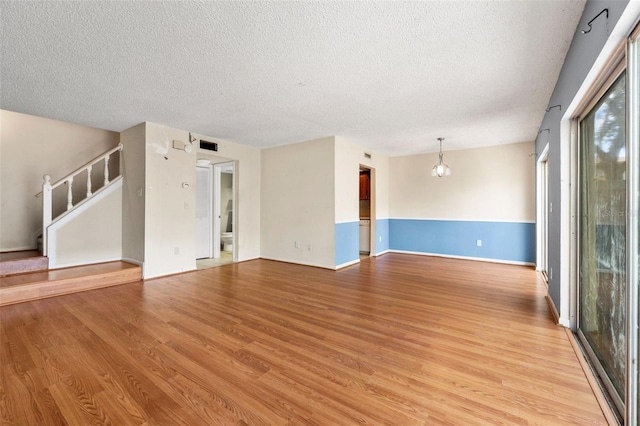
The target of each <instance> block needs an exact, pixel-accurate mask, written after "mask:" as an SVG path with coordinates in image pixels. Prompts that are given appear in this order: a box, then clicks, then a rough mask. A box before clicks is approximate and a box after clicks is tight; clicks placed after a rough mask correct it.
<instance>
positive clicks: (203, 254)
mask: <svg viewBox="0 0 640 426" xmlns="http://www.w3.org/2000/svg"><path fill="white" fill-rule="evenodd" d="M211 177H212V170H211V166H204V167H201V166H198V167H197V169H196V259H204V258H210V257H212V256H213V253H212V248H213V241H212V237H213V229H212V225H213V218H212V216H213V214H212V213H213V212H212V196H213V194H212V190H213V188H212V182H211V181H212V179H211Z"/></svg>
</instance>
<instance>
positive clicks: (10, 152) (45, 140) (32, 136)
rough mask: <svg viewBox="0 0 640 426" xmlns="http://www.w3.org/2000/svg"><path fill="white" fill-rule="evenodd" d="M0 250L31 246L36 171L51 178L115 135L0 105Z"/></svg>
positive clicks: (38, 209) (36, 225)
mask: <svg viewBox="0 0 640 426" xmlns="http://www.w3.org/2000/svg"><path fill="white" fill-rule="evenodd" d="M0 123H2V124H1V126H0V197H1V198H0V200H1V203H0V251H10V250H23V249H31V248H35V239H34V237H36V236H37V235H35V234H36V233H37V231H38V230H39V229H40V228H41V227H42V198H36V197H35V194H37V193H38V192H40V191H41V190H42V176H43V175H44V174H49V175H51V178H52V182H55V181H56V180H58V179H60V178H62V177H64V176H65V175H67V174H68V173H70V172H72V171H74V170H75V169H77V168H78V167H80V166H82V165H83V164H85V163H86V162H87V161H89V160H91V159H93V158H95V157H97V156H98V155H100V154H102V153H104V152H106V151H108V150H109V149H110V148H113V147H114V146H116V145H117V144H118V141H119V134H118V133H116V132H110V131H107V130H101V129H95V128H91V127H85V126H79V125H77V124H70V123H64V122H61V121H56V120H50V119H47V118H42V117H35V116H32V115H27V114H20V113H17V112H12V111H6V110H0Z"/></svg>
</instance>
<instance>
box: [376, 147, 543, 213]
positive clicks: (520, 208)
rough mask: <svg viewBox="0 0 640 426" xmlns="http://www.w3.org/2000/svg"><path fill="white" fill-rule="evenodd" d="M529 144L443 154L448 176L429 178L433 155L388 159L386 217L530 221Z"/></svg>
mask: <svg viewBox="0 0 640 426" xmlns="http://www.w3.org/2000/svg"><path fill="white" fill-rule="evenodd" d="M445 148H446V147H445ZM533 153H534V144H533V142H527V143H517V144H508V145H497V146H492V147H486V148H477V149H467V150H460V151H445V152H444V161H445V162H446V163H447V164H448V165H449V166H450V167H451V169H452V174H451V176H447V177H443V178H436V177H432V176H431V168H432V167H433V166H434V165H435V164H436V163H437V162H438V154H437V153H431V154H422V155H411V156H403V157H392V158H390V160H389V176H390V178H389V199H390V216H391V217H392V218H401V219H424V218H426V219H447V220H474V221H498V222H499V221H503V222H511V221H515V222H527V221H533V220H535V209H534V203H535V200H534V191H535V186H534V179H535V173H534V168H535V157H534V156H532V155H531V154H533Z"/></svg>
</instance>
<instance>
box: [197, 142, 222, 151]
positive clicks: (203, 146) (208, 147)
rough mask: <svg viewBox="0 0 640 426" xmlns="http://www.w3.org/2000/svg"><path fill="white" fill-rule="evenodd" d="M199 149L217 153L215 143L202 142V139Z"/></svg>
mask: <svg viewBox="0 0 640 426" xmlns="http://www.w3.org/2000/svg"><path fill="white" fill-rule="evenodd" d="M200 149H206V150H207V151H216V152H218V144H217V143H215V142H209V141H203V140H202V139H200Z"/></svg>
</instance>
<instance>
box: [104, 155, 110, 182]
mask: <svg viewBox="0 0 640 426" xmlns="http://www.w3.org/2000/svg"><path fill="white" fill-rule="evenodd" d="M109 157H110V155H107V156H106V157H104V186H107V185H108V184H109Z"/></svg>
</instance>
